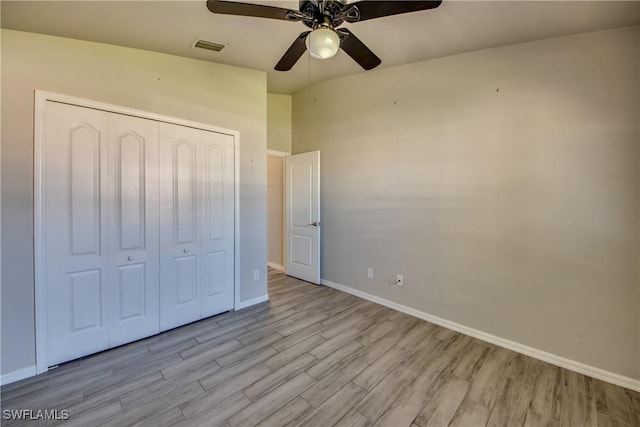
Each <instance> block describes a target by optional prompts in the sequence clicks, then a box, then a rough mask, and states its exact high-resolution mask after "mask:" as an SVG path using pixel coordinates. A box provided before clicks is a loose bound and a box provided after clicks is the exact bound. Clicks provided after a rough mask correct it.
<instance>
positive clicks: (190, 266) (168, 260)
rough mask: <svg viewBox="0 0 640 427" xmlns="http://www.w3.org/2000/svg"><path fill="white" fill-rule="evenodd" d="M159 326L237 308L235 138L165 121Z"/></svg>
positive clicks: (163, 327) (172, 324)
mask: <svg viewBox="0 0 640 427" xmlns="http://www.w3.org/2000/svg"><path fill="white" fill-rule="evenodd" d="M160 170H161V171H162V172H161V180H160V223H161V229H160V248H161V251H160V290H161V295H160V310H161V313H162V316H161V319H160V328H161V329H163V330H165V329H170V328H173V327H175V326H179V325H182V324H185V323H188V322H192V321H194V320H197V319H200V318H203V317H207V316H211V315H213V314H217V313H220V312H222V311H226V310H229V309H231V308H233V283H234V263H233V259H234V235H233V230H234V227H233V223H234V186H233V182H234V161H233V137H232V136H230V135H224V134H220V133H214V132H207V131H203V130H200V129H193V128H188V127H184V126H177V125H172V124H168V123H161V124H160Z"/></svg>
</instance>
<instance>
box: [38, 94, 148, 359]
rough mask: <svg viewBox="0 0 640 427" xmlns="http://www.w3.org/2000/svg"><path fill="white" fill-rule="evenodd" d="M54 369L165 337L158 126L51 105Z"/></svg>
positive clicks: (48, 196) (47, 147) (48, 223)
mask: <svg viewBox="0 0 640 427" xmlns="http://www.w3.org/2000/svg"><path fill="white" fill-rule="evenodd" d="M46 121H47V123H46V127H47V134H46V143H45V144H44V147H43V150H44V151H43V153H44V156H43V181H44V182H43V187H44V192H43V202H44V209H43V220H44V230H45V236H44V237H45V256H46V261H45V262H46V286H47V320H48V322H47V336H48V343H47V344H48V346H47V350H48V364H49V366H51V365H55V364H58V363H60V362H64V361H67V360H71V359H74V358H77V357H79V356H83V355H86V354H90V353H94V352H96V351H100V350H103V349H105V348H108V347H113V346H116V345H119V344H122V343H125V342H129V341H133V340H136V339H138V338H142V337H145V336H149V335H153V334H155V333H158V331H159V320H158V319H159V309H158V308H159V307H158V302H157V301H158V293H159V290H158V285H157V283H158V271H159V269H158V202H157V200H158V187H157V180H158V179H157V173H158V172H157V144H158V126H157V123H154V122H153V121H150V120H145V119H140V118H134V117H129V116H123V115H118V114H111V113H107V112H104V111H99V110H93V109H89V108H82V107H77V106H72V105H67V104H61V103H55V102H48V103H47V109H46Z"/></svg>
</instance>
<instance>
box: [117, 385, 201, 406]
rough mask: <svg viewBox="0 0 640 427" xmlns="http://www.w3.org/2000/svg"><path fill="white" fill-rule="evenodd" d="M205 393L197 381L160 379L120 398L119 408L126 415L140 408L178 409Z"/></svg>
mask: <svg viewBox="0 0 640 427" xmlns="http://www.w3.org/2000/svg"><path fill="white" fill-rule="evenodd" d="M204 395H205V391H204V389H203V388H202V386H201V385H200V383H199V382H198V381H194V380H190V381H185V380H184V379H183V378H176V379H173V380H165V379H161V380H158V381H155V382H152V383H150V384H148V385H146V386H144V387H141V388H137V389H135V390H132V391H131V392H128V393H125V394H123V395H121V396H120V406H121V407H122V411H123V413H124V414H125V415H126V414H127V413H129V412H136V411H138V410H139V409H140V408H146V409H148V410H151V409H155V410H158V411H160V410H162V409H166V408H167V407H168V406H174V407H176V408H177V407H178V405H180V404H182V403H183V402H186V401H189V400H193V399H197V398H200V397H202V396H204Z"/></svg>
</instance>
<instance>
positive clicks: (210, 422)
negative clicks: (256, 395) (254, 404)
mask: <svg viewBox="0 0 640 427" xmlns="http://www.w3.org/2000/svg"><path fill="white" fill-rule="evenodd" d="M250 404H251V401H250V400H249V399H247V396H245V395H244V394H242V393H241V392H238V393H235V394H233V395H231V396H229V397H228V398H226V399H224V400H222V401H220V402H217V403H215V404H213V405H211V406H209V407H208V410H206V411H204V412H200V413H199V415H196V416H193V417H190V418H187V417H185V421H183V422H182V423H179V424H178V425H177V426H176V427H178V426H180V427H200V426H222V425H225V424H226V419H227V418H229V417H231V416H233V415H234V414H237V413H238V412H240V411H242V410H243V409H244V408H246V407H247V406H249V405H250Z"/></svg>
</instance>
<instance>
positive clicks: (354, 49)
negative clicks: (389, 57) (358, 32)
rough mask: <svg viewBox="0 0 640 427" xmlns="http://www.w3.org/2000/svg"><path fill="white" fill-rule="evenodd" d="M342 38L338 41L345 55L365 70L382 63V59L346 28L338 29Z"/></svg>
mask: <svg viewBox="0 0 640 427" xmlns="http://www.w3.org/2000/svg"><path fill="white" fill-rule="evenodd" d="M338 32H339V33H341V34H342V35H343V36H344V38H343V39H342V40H341V41H340V47H341V48H342V50H344V51H345V52H346V53H347V55H349V56H350V57H351V58H353V60H354V61H356V62H357V63H358V64H360V66H361V67H362V68H364V69H365V70H371V69H373V68H376V67H377V66H378V65H380V64H381V63H382V60H381V59H380V58H378V57H377V56H376V54H375V53H373V52H372V51H371V49H369V48H368V47H367V46H366V45H365V44H364V43H362V42H361V41H360V39H359V38H357V37H356V36H354V35H353V33H352V32H351V31H349V30H347V29H346V28H340V29H339V30H338Z"/></svg>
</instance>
